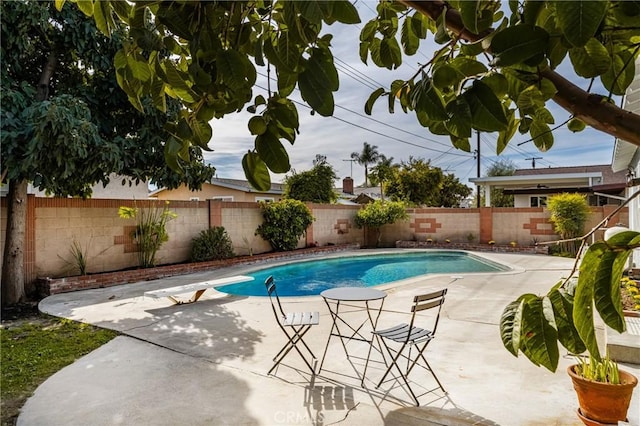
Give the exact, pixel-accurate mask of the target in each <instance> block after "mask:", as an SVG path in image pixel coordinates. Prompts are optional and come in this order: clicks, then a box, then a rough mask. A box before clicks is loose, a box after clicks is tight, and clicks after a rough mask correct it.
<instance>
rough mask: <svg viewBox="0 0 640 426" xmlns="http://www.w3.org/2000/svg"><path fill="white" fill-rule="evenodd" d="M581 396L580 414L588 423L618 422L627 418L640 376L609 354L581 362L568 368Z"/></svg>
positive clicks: (574, 385)
mask: <svg viewBox="0 0 640 426" xmlns="http://www.w3.org/2000/svg"><path fill="white" fill-rule="evenodd" d="M567 373H568V374H569V376H570V377H571V380H572V381H573V388H574V389H575V391H576V394H577V396H578V403H579V405H580V408H579V410H578V417H580V419H581V420H582V421H583V423H584V424H586V425H597V424H618V422H619V421H626V420H627V410H628V409H629V404H630V403H631V396H632V395H633V388H634V387H635V386H636V385H637V384H638V379H637V378H636V377H635V376H634V375H632V374H630V373H628V372H626V371H622V370H619V369H618V364H617V363H616V362H615V361H613V360H611V359H610V358H609V355H608V354H607V356H606V357H604V358H602V359H600V360H597V359H595V358H594V357H589V362H586V361H585V360H584V359H583V358H578V363H577V364H574V365H571V366H569V367H568V368H567Z"/></svg>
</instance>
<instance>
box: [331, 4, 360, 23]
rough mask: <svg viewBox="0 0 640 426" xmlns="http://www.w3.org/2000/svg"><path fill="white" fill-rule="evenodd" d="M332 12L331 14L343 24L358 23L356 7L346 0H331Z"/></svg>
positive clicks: (358, 17)
mask: <svg viewBox="0 0 640 426" xmlns="http://www.w3.org/2000/svg"><path fill="white" fill-rule="evenodd" d="M332 3H333V13H332V14H331V16H332V17H333V18H334V19H335V20H336V21H338V22H342V23H343V24H359V23H360V16H359V15H358V9H356V8H355V6H354V5H352V4H351V2H350V1H348V0H338V1H333V2H332Z"/></svg>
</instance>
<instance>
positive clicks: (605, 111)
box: [398, 0, 640, 146]
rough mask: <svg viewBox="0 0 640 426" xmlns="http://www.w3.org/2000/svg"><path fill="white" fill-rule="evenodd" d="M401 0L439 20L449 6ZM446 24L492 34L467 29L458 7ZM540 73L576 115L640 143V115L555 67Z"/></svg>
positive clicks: (472, 37) (473, 37)
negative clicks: (592, 91) (579, 85)
mask: <svg viewBox="0 0 640 426" xmlns="http://www.w3.org/2000/svg"><path fill="white" fill-rule="evenodd" d="M398 1H399V2H400V3H403V4H404V5H406V6H408V7H411V8H413V9H415V10H416V11H418V12H420V13H422V14H424V15H426V16H428V17H429V18H431V19H433V20H436V19H437V18H438V17H439V16H440V15H441V14H442V12H443V10H444V9H445V3H444V2H443V1H441V0H430V1H413V0H398ZM446 25H447V28H449V30H450V31H453V32H454V33H456V34H457V35H458V36H459V37H460V38H461V39H463V40H466V41H468V42H475V41H478V40H480V39H482V38H484V37H485V36H486V35H487V34H488V33H482V34H474V33H472V32H471V31H469V30H467V29H466V28H465V27H464V24H463V23H462V18H461V17H460V13H459V12H458V11H457V10H455V9H450V8H447V9H446ZM489 53H490V52H489ZM540 76H541V77H544V78H546V79H548V80H549V81H551V82H552V83H553V84H554V85H555V87H556V89H557V90H558V92H557V93H556V94H555V96H554V97H553V100H554V102H555V103H557V104H558V105H559V106H561V107H562V108H564V109H565V110H567V111H568V112H570V113H571V114H572V115H573V116H574V117H576V118H579V119H580V120H582V121H584V122H585V123H586V124H588V125H589V126H591V127H593V128H594V129H596V130H600V131H602V132H604V133H607V134H609V135H611V136H615V137H617V138H620V139H624V140H625V141H627V142H630V143H632V144H634V145H637V146H640V115H638V114H634V113H632V112H630V111H627V110H624V109H622V108H620V107H618V106H616V105H614V104H611V103H609V102H607V101H606V97H604V96H601V95H595V94H591V93H588V92H586V91H584V90H582V89H581V88H579V87H578V86H576V85H575V84H573V83H572V82H570V81H569V80H567V79H566V78H564V77H563V76H561V75H560V74H558V73H556V72H555V71H553V70H551V69H546V70H544V71H541V72H540Z"/></svg>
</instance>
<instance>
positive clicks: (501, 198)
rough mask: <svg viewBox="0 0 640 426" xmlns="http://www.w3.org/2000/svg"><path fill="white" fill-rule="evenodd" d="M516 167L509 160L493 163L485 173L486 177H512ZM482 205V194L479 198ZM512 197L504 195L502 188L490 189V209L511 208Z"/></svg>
mask: <svg viewBox="0 0 640 426" xmlns="http://www.w3.org/2000/svg"><path fill="white" fill-rule="evenodd" d="M515 171H516V166H515V164H513V163H512V162H511V161H510V160H500V161H497V162H495V163H493V164H492V165H491V166H490V167H489V168H488V169H487V171H486V176H513V174H514V173H515ZM481 198H482V200H481V204H482V205H484V193H483V195H482V196H481ZM513 203H514V201H513V195H506V194H505V193H504V191H503V190H502V188H493V187H492V188H491V207H513Z"/></svg>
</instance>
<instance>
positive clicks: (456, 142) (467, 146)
mask: <svg viewBox="0 0 640 426" xmlns="http://www.w3.org/2000/svg"><path fill="white" fill-rule="evenodd" d="M445 124H446V123H445ZM449 139H450V140H451V145H453V146H454V147H455V148H456V149H459V150H461V151H464V152H471V143H470V142H469V139H468V138H459V137H457V136H454V135H449Z"/></svg>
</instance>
